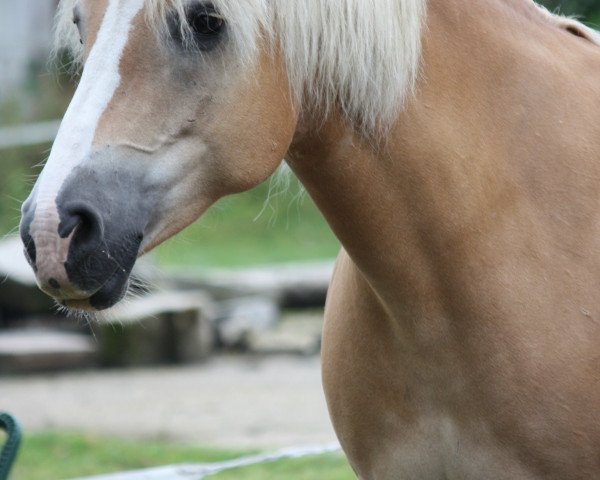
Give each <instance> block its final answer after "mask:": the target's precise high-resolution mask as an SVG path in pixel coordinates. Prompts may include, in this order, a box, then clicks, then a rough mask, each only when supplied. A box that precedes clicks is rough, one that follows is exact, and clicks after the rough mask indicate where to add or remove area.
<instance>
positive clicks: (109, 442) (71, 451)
mask: <svg viewBox="0 0 600 480" xmlns="http://www.w3.org/2000/svg"><path fill="white" fill-rule="evenodd" d="M252 453H256V452H243V451H225V450H215V449H203V448H194V447H186V446H181V445H174V444H170V443H166V442H157V441H152V442H151V441H124V440H119V439H114V438H104V437H99V436H95V435H83V434H75V433H42V434H35V435H29V436H26V437H25V439H24V442H23V447H22V450H21V453H20V455H19V458H18V459H17V465H16V468H15V470H14V472H13V476H12V477H11V479H12V480H63V479H69V478H77V477H81V476H92V475H99V474H102V473H116V472H119V471H123V470H137V469H142V468H150V467H157V466H162V465H170V464H178V463H214V462H219V461H223V460H230V459H233V458H238V457H240V456H245V455H250V454H252ZM209 478H211V479H215V480H229V479H234V478H235V479H236V480H259V479H260V480H268V479H280V478H285V479H289V480H305V479H306V480H309V479H310V480H314V479H317V478H318V479H319V480H353V479H355V478H356V477H355V476H354V475H353V473H352V471H351V469H350V467H349V466H348V464H347V462H346V460H345V459H344V458H343V457H341V456H340V455H323V456H321V457H314V458H306V459H300V460H289V461H281V462H276V463H273V464H269V465H260V466H256V467H249V468H244V469H238V470H232V471H229V472H226V473H221V474H219V475H215V476H212V477H209Z"/></svg>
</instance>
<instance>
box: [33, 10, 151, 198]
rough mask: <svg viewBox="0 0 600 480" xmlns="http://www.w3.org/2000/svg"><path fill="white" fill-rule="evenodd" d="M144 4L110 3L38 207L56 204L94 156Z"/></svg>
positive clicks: (54, 150) (40, 186) (45, 172)
mask: <svg viewBox="0 0 600 480" xmlns="http://www.w3.org/2000/svg"><path fill="white" fill-rule="evenodd" d="M143 5H144V0H110V1H109V4H108V8H107V10H106V13H105V15H104V19H103V21H102V25H101V26H100V30H99V31H98V35H97V38H96V42H95V43H94V45H93V47H92V50H91V52H90V54H89V57H88V59H87V61H86V62H85V66H84V69H83V73H82V76H81V80H80V82H79V86H78V87H77V91H76V92H75V96H74V97H73V100H72V101H71V104H70V105H69V108H68V109H67V112H66V114H65V116H64V118H63V121H62V123H61V126H60V130H59V132H58V135H57V137H56V140H55V141H54V145H53V147H52V152H51V153H50V158H49V159H48V162H47V163H46V166H45V167H44V170H43V171H42V173H41V175H40V178H39V179H38V184H37V187H36V190H37V195H38V197H37V205H38V208H39V207H42V208H43V207H46V206H49V205H48V204H49V203H54V201H55V199H56V196H57V194H58V192H59V190H60V187H61V185H62V183H63V182H64V180H65V178H66V177H67V176H68V175H69V173H70V172H71V171H72V170H73V168H74V167H76V166H77V165H79V164H81V163H82V162H83V161H84V160H85V159H86V158H87V157H88V156H89V154H90V152H91V149H92V142H93V140H94V137H95V134H96V129H97V127H98V123H99V121H100V118H101V117H102V114H103V112H104V111H105V110H106V107H107V106H108V104H109V103H110V101H111V99H112V97H113V95H114V94H115V91H116V90H117V88H118V86H119V84H120V82H121V75H120V73H119V64H120V60H121V56H122V55H123V51H124V50H125V46H126V45H127V42H128V38H129V32H130V30H131V24H132V22H133V19H134V18H135V16H136V15H137V14H138V12H139V11H140V10H141V9H142V7H143Z"/></svg>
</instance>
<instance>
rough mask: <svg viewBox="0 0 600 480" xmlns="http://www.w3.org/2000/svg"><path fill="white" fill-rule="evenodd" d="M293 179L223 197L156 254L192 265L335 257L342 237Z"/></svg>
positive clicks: (166, 261) (163, 260)
mask: <svg viewBox="0 0 600 480" xmlns="http://www.w3.org/2000/svg"><path fill="white" fill-rule="evenodd" d="M291 183H292V185H291V186H290V187H289V188H287V189H285V190H284V191H280V192H278V193H277V192H276V193H275V194H273V191H271V195H269V190H270V188H269V185H268V184H263V185H261V186H259V187H257V188H256V189H254V190H252V191H250V192H247V193H245V194H242V195H236V196H234V197H228V198H225V199H223V200H222V201H221V202H220V203H218V204H217V205H216V206H214V207H213V208H212V209H211V210H209V212H207V214H205V215H204V217H203V218H202V219H201V220H200V221H198V222H196V223H195V224H193V225H192V226H191V227H189V228H188V229H187V230H185V231H184V232H182V233H181V234H179V235H178V236H176V237H174V238H173V239H172V240H170V241H168V242H167V243H166V244H165V245H163V246H161V247H159V248H158V249H157V250H156V252H155V254H154V255H155V258H156V259H157V260H158V262H159V263H160V264H162V265H170V266H174V267H179V268H188V267H189V266H190V265H193V266H196V267H205V266H212V267H217V266H221V267H223V266H225V267H232V266H246V265H256V264H265V263H277V262H284V261H306V260H315V259H329V258H333V257H335V256H336V254H337V252H338V251H339V248H340V247H339V242H338V241H337V239H336V238H335V237H334V236H333V234H332V233H331V231H330V229H329V227H328V226H327V224H326V223H325V221H324V219H323V217H322V216H321V214H320V212H319V211H318V210H317V208H316V207H315V206H314V204H313V202H312V201H311V200H310V198H308V196H306V195H305V194H303V193H302V192H301V190H300V186H299V184H298V182H297V181H296V180H293V181H292V182H291ZM271 190H272V189H271Z"/></svg>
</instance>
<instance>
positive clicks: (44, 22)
mask: <svg viewBox="0 0 600 480" xmlns="http://www.w3.org/2000/svg"><path fill="white" fill-rule="evenodd" d="M57 3H58V1H57V0H1V1H0V385H1V386H0V411H2V410H8V411H11V412H13V413H14V414H16V416H17V417H18V418H19V419H20V421H21V423H22V424H23V425H24V427H25V430H26V433H27V435H26V439H25V444H24V449H23V452H22V454H21V457H20V459H19V463H18V467H17V470H16V471H15V478H17V479H24V480H27V479H36V478H39V479H42V478H44V479H52V478H74V477H79V476H83V475H92V474H98V473H102V472H111V471H118V470H123V469H130V468H141V467H146V466H152V465H161V464H168V463H177V462H201V461H216V460H222V459H226V458H233V457H236V456H240V455H243V454H246V453H249V452H254V451H256V450H262V449H265V448H277V447H285V446H291V445H298V444H323V443H327V442H330V441H334V439H335V438H334V435H333V432H332V430H331V427H330V425H329V420H328V417H327V412H326V409H325V402H324V399H323V396H322V393H321V386H320V375H319V356H318V354H319V348H320V329H321V324H322V309H323V304H324V298H325V294H326V289H327V282H328V279H329V276H330V273H331V269H332V265H333V259H334V258H335V255H336V254H337V251H338V250H339V244H338V242H337V240H336V239H335V238H334V236H333V235H332V234H331V232H330V231H329V229H328V227H327V225H326V223H325V222H324V220H323V218H322V217H321V215H320V213H319V212H318V211H317V209H316V208H315V206H314V205H313V203H312V202H311V200H310V198H308V197H307V196H306V195H305V194H303V192H302V189H301V187H300V185H299V184H298V182H297V181H296V180H295V179H294V178H293V177H291V176H289V175H288V176H286V175H284V176H276V177H274V178H273V179H272V180H270V181H268V182H267V183H265V184H263V185H261V186H259V187H258V188H256V189H254V190H252V191H250V192H247V193H245V194H242V195H238V196H235V197H231V198H227V199H224V200H222V201H221V202H220V203H219V204H218V205H216V206H215V207H214V208H212V209H211V210H210V211H209V213H208V214H206V215H205V216H204V217H203V219H202V220H200V221H198V222H196V223H195V224H194V225H192V226H191V227H190V228H188V229H187V230H185V231H184V232H183V233H181V234H180V235H178V236H177V237H176V238H174V239H172V240H171V241H169V242H167V243H166V244H165V245H163V246H161V247H160V248H158V249H157V250H156V251H155V252H153V254H152V255H150V256H149V258H148V259H146V260H145V261H144V262H142V263H141V265H140V266H139V268H138V269H137V271H136V278H137V280H136V282H135V284H134V286H133V287H134V291H135V293H136V298H134V299H132V300H131V301H129V302H127V304H126V305H125V306H123V307H122V308H120V309H118V310H117V311H116V312H115V313H114V314H113V315H112V317H111V320H110V321H105V322H100V323H89V322H88V321H86V320H85V319H73V318H65V317H64V316H63V315H62V314H61V313H60V312H57V311H56V309H55V308H54V307H53V305H52V303H51V302H50V301H49V300H48V299H47V298H45V296H44V295H42V294H40V292H39V291H38V290H37V288H36V287H35V283H34V280H33V278H32V275H31V272H30V271H29V267H28V266H27V265H26V264H25V261H24V258H23V256H22V254H21V246H20V244H19V242H18V240H15V239H14V234H15V233H16V231H17V230H16V229H17V225H18V222H19V208H20V205H21V202H22V201H23V200H24V199H25V198H26V197H27V195H28V193H29V190H30V189H31V187H32V185H33V182H34V180H35V178H36V176H37V174H38V173H39V172H40V170H41V166H40V165H42V164H43V162H44V160H45V159H46V157H47V155H48V153H49V149H50V146H51V141H52V138H53V136H54V134H55V133H56V130H57V129H58V123H59V119H60V118H61V116H62V114H63V112H64V111H65V109H66V107H67V105H68V103H69V100H70V98H71V96H72V94H73V91H74V85H75V82H76V78H75V79H74V78H72V77H71V75H70V74H69V73H68V72H67V71H66V69H65V68H63V67H61V65H62V64H63V63H60V62H58V64H51V63H50V62H49V60H48V58H49V54H50V50H51V44H52V40H51V37H52V32H51V29H52V19H53V15H54V12H55V9H56V6H57ZM543 3H544V4H545V5H546V6H547V7H548V8H549V9H551V10H553V11H559V12H561V13H564V14H567V15H579V16H581V18H582V19H583V20H585V21H586V23H588V24H589V25H591V26H594V25H595V24H597V23H600V0H563V1H560V0H547V1H545V2H543ZM64 60H65V61H68V59H64ZM2 440H3V438H2V435H1V434H0V443H1V442H2ZM198 445H200V446H202V448H198V447H197V446H198ZM275 468H276V470H275V471H272V470H268V469H267V470H263V469H262V467H260V468H255V469H250V470H248V471H247V472H244V473H243V474H240V473H236V475H235V478H239V479H244V478H281V477H287V478H311V479H312V478H322V479H329V478H331V479H334V478H335V479H346V478H348V479H349V478H353V476H352V474H351V473H350V470H349V469H348V467H347V465H346V463H345V460H344V459H343V458H342V457H341V456H339V455H333V456H332V455H324V456H321V457H318V458H317V459H316V460H315V459H313V460H311V461H295V462H284V463H283V464H280V465H278V466H276V467H275ZM277 469H279V470H277ZM244 475H246V476H244ZM214 478H230V477H228V476H226V475H223V476H217V477H214ZM231 478H234V477H233V476H232V477H231Z"/></svg>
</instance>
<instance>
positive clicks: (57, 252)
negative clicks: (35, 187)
mask: <svg viewBox="0 0 600 480" xmlns="http://www.w3.org/2000/svg"><path fill="white" fill-rule="evenodd" d="M25 218H26V217H25V216H24V219H25ZM59 224H60V219H59V215H58V211H57V208H56V206H55V204H54V203H53V202H48V203H45V204H40V202H38V204H37V206H36V208H35V216H34V218H33V220H32V221H31V222H30V223H29V228H27V223H26V222H25V221H24V222H23V223H22V225H21V236H22V237H23V241H24V242H27V243H25V248H26V250H27V251H28V252H29V253H28V256H29V257H30V258H29V260H30V263H32V266H33V268H34V271H35V274H36V279H37V283H38V286H39V287H40V289H41V290H43V291H44V292H45V293H46V294H48V295H50V296H51V297H53V298H55V299H56V300H58V301H62V300H64V299H84V298H88V297H89V296H90V293H89V292H85V291H82V290H81V289H79V288H77V287H76V286H74V285H73V284H72V283H71V281H70V280H69V278H68V275H67V271H66V269H65V262H66V261H67V258H68V254H69V247H70V245H71V241H72V237H73V232H71V235H69V236H68V237H66V238H61V236H60V235H59V232H58V228H59ZM32 257H33V258H32Z"/></svg>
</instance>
